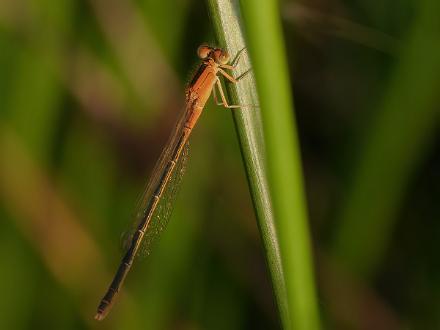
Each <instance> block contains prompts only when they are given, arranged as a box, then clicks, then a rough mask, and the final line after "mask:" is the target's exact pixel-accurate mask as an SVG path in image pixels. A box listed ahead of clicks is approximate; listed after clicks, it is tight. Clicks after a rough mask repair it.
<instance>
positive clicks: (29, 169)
mask: <svg viewBox="0 0 440 330" xmlns="http://www.w3.org/2000/svg"><path fill="white" fill-rule="evenodd" d="M280 8H281V12H280V15H281V17H282V19H283V22H284V32H285V42H286V46H287V47H286V48H287V56H288V59H289V65H290V70H291V72H290V73H291V77H292V81H293V89H294V93H293V91H292V93H293V94H294V101H295V109H296V118H297V125H298V130H299V132H300V136H299V141H300V145H301V150H302V159H303V168H304V171H305V176H304V182H305V184H306V188H307V189H306V190H307V197H308V208H309V213H310V220H311V227H312V232H313V233H312V237H313V245H314V251H315V261H316V265H317V266H316V269H317V270H316V272H317V278H318V283H317V285H318V292H319V296H320V308H321V313H322V315H323V328H334V329H341V328H344V329H345V328H348V329H401V328H405V327H410V328H418V329H419V328H420V329H435V328H438V327H440V316H439V313H438V310H439V303H438V301H439V296H440V286H439V281H438V278H439V277H440V267H439V262H438V260H439V256H438V254H437V251H438V250H439V241H440V240H439V239H438V238H439V236H440V225H439V223H438V221H436V220H437V219H438V218H439V216H440V212H439V209H440V208H439V196H440V195H439V194H440V189H439V188H440V172H439V168H440V159H439V154H440V153H439V134H438V119H439V116H438V110H439V106H438V104H439V97H438V93H437V91H438V89H439V86H440V78H439V77H440V43H439V42H438V40H440V4H439V2H438V1H437V0H422V1H416V0H406V1H399V2H391V1H385V2H384V1H367V0H364V1H351V2H342V1H338V0H327V1H313V2H310V1H307V2H305V1H303V2H299V1H287V0H286V1H282V2H281V6H280ZM246 32H247V33H252V31H246ZM213 40H214V36H213V34H212V28H211V25H210V21H209V17H208V14H207V10H206V7H205V6H204V4H203V3H202V2H200V1H191V0H175V1H156V0H149V1H148V0H137V1H133V0H132V1H118V0H106V1H104V0H80V1H55V0H45V1H25V0H2V1H1V2H0V101H1V103H0V226H1V227H0V229H1V230H0V236H1V238H0V254H1V258H0V260H1V261H2V266H1V272H0V291H1V292H2V299H1V302H0V328H1V329H35V328H43V329H86V328H87V329H88V328H106V329H137V328H139V329H141V328H142V329H145V328H147V329H246V328H249V329H274V328H279V327H280V325H279V319H278V315H277V310H276V308H275V304H274V298H273V294H272V290H271V284H270V281H269V277H268V274H267V271H266V266H265V261H264V258H263V253H262V251H261V246H260V241H259V234H258V229H257V226H256V223H255V217H254V213H253V209H252V204H251V201H250V198H249V193H248V188H247V183H246V177H245V173H244V170H243V166H242V163H241V156H240V151H239V147H238V143H237V141H236V136H235V133H234V127H233V126H234V125H233V123H232V121H231V116H230V114H229V113H228V111H225V110H223V109H217V108H216V107H215V106H214V104H212V103H211V104H210V105H209V106H208V107H207V109H206V110H205V113H204V114H203V116H202V118H201V120H200V122H199V124H198V126H197V127H196V129H195V130H194V135H193V136H192V138H191V150H190V159H189V161H188V164H187V173H186V175H185V178H184V179H183V186H182V187H181V189H180V194H179V196H178V198H177V201H176V205H175V209H174V212H173V215H172V219H171V221H170V224H169V226H168V229H167V230H166V231H165V232H164V233H163V236H162V239H161V240H160V241H159V242H158V244H157V245H156V248H155V249H154V251H153V252H152V253H151V255H150V256H149V257H148V258H144V259H143V258H139V259H138V260H136V264H135V266H134V268H133V270H132V272H131V273H130V274H129V277H128V280H127V283H126V285H125V289H124V293H123V294H122V295H121V296H120V297H119V299H118V302H117V303H116V305H115V308H114V310H113V311H112V312H111V314H110V315H109V317H108V319H106V320H105V321H104V322H101V323H98V322H96V321H94V320H93V315H94V312H95V308H96V305H97V303H98V301H99V299H100V298H101V296H102V294H103V293H104V290H105V289H106V287H107V285H108V282H109V280H110V278H111V276H112V275H113V271H114V270H115V268H116V266H117V263H118V262H119V259H120V254H121V253H120V246H121V242H120V240H121V236H122V235H123V233H124V231H125V230H127V229H129V228H130V221H131V216H130V215H131V213H132V212H133V209H134V206H135V203H136V198H137V195H138V194H139V193H140V192H141V191H142V187H143V185H144V184H145V181H146V180H147V178H148V175H149V173H150V171H151V169H152V167H153V166H154V163H155V160H156V159H157V157H158V155H159V153H160V150H161V148H162V146H163V144H164V143H165V141H166V139H167V138H168V135H169V133H170V131H171V130H172V128H173V123H174V120H175V118H176V116H177V115H178V112H179V111H180V109H181V107H182V104H183V99H184V97H183V96H184V87H185V84H186V83H187V82H188V80H189V77H190V74H191V72H192V71H193V69H194V67H195V66H196V64H197V57H196V53H195V50H196V48H197V46H198V45H199V44H200V43H202V42H205V41H208V42H212V41H213ZM273 111H276V109H273Z"/></svg>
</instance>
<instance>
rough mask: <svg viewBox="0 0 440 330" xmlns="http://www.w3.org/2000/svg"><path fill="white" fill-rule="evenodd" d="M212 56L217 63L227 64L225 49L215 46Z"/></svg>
mask: <svg viewBox="0 0 440 330" xmlns="http://www.w3.org/2000/svg"><path fill="white" fill-rule="evenodd" d="M212 57H213V58H214V61H216V62H217V63H218V64H227V63H228V62H229V54H228V52H227V51H226V50H223V49H220V48H216V49H214V50H213V54H212Z"/></svg>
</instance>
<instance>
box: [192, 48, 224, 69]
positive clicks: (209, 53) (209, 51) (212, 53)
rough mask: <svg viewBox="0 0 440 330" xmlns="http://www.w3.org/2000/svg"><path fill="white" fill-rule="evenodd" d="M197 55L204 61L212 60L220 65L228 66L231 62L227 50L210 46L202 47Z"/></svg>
mask: <svg viewBox="0 0 440 330" xmlns="http://www.w3.org/2000/svg"><path fill="white" fill-rule="evenodd" d="M197 55H198V56H199V57H200V58H201V59H202V60H204V59H206V58H208V57H210V58H212V59H213V60H214V61H215V62H216V63H218V64H227V63H228V62H229V54H228V52H227V51H226V50H223V49H220V48H213V47H210V46H208V45H201V46H199V48H198V49H197Z"/></svg>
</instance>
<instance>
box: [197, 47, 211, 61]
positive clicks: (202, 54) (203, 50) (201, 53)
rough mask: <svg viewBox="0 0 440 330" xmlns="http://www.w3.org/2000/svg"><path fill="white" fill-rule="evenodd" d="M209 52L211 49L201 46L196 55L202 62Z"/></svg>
mask: <svg viewBox="0 0 440 330" xmlns="http://www.w3.org/2000/svg"><path fill="white" fill-rule="evenodd" d="M211 51H212V48H211V47H209V46H208V45H201V46H199V48H198V49H197V55H198V56H199V57H200V58H201V59H202V60H203V59H205V58H207V57H208V56H209V54H210V53H211Z"/></svg>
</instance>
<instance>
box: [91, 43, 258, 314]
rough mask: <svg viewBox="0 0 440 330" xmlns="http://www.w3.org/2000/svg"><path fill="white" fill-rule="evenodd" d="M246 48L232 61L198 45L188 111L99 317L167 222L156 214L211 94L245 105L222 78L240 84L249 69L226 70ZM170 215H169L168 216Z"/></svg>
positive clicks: (158, 169)
mask: <svg viewBox="0 0 440 330" xmlns="http://www.w3.org/2000/svg"><path fill="white" fill-rule="evenodd" d="M243 50H244V49H243ZM243 50H242V51H240V52H239V53H238V55H237V56H236V58H235V60H234V61H232V63H231V64H228V63H229V60H230V57H229V55H228V53H227V52H226V51H225V50H223V49H221V48H213V47H210V46H207V45H202V46H200V47H199V48H198V50H197V54H198V56H199V58H200V59H201V62H202V63H201V64H200V67H199V68H198V70H197V71H196V73H195V75H194V77H193V79H192V80H191V82H190V84H189V85H188V87H187V89H186V103H185V104H186V105H185V110H184V112H183V114H182V117H181V119H180V120H179V121H178V123H177V125H176V127H175V130H174V131H173V134H172V135H171V138H170V139H169V141H168V143H167V145H166V147H165V148H164V150H163V151H162V154H161V156H160V158H159V161H158V163H157V165H156V167H155V169H154V170H153V174H152V176H151V179H150V182H149V184H148V185H147V188H146V190H145V192H144V194H143V195H142V199H141V200H140V203H139V206H138V208H139V210H140V212H138V213H137V216H136V220H137V224H136V229H135V231H134V233H133V235H132V236H131V239H130V242H129V244H128V249H127V251H126V253H125V255H124V257H123V258H122V261H121V263H120V265H119V267H118V270H117V271H116V274H115V276H114V278H113V280H112V282H111V284H110V286H109V288H108V290H107V292H106V293H105V295H104V297H103V298H102V300H101V302H100V303H99V306H98V310H97V313H96V315H95V319H97V320H102V319H104V318H105V317H106V315H107V314H108V312H109V311H110V308H111V306H112V304H113V302H114V300H115V298H116V295H117V293H118V292H119V290H120V289H121V286H122V284H123V282H124V280H125V277H126V276H127V274H128V272H129V270H130V268H131V266H132V264H133V260H134V258H135V256H136V255H137V253H138V251H139V248H140V246H141V243H142V241H143V240H145V239H147V240H149V239H151V238H152V237H153V236H157V235H158V233H159V232H160V231H161V230H162V228H163V226H164V224H163V223H159V224H158V223H157V222H164V219H160V217H159V216H157V214H156V213H157V212H158V206H159V203H160V202H161V199H163V197H164V194H165V193H166V192H167V190H168V189H169V188H170V186H171V181H172V179H173V178H174V177H176V176H179V173H177V172H179V171H180V169H181V167H179V165H180V164H181V162H182V161H183V160H184V158H185V157H186V152H185V147H186V146H187V142H188V138H189V136H190V135H191V132H192V130H193V128H194V126H195V124H196V123H197V121H198V119H199V117H200V115H201V113H202V111H203V108H204V107H205V104H206V102H207V101H208V99H209V97H210V95H211V94H213V96H214V99H215V101H216V103H217V105H222V106H223V107H225V108H240V107H243V106H241V105H229V104H228V102H227V100H226V97H225V94H224V92H223V88H222V85H221V82H220V78H219V76H220V75H221V76H223V77H224V78H225V79H227V80H228V81H229V82H231V83H237V82H238V81H239V80H240V79H241V78H243V77H244V76H245V75H246V74H247V73H248V72H249V71H246V72H245V73H244V74H242V75H240V76H239V77H238V78H234V77H233V76H232V75H230V74H229V73H227V72H226V71H225V69H226V70H234V69H235V68H236V66H237V64H238V61H239V59H240V57H241V55H242V52H243ZM216 88H217V90H218V92H219V94H220V98H221V101H219V100H218V99H217V94H216ZM168 216H169V214H168V215H165V216H164V217H168ZM165 221H166V219H165Z"/></svg>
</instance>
